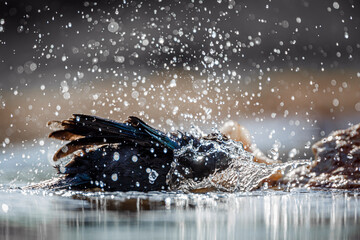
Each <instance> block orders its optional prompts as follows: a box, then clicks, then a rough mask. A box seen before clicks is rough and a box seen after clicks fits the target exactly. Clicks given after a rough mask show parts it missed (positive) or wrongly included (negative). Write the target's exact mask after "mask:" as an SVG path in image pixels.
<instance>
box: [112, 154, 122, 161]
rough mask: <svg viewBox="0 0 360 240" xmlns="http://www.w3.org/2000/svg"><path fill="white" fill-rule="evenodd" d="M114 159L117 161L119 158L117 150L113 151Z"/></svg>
mask: <svg viewBox="0 0 360 240" xmlns="http://www.w3.org/2000/svg"><path fill="white" fill-rule="evenodd" d="M113 159H114V161H119V159H120V154H119V153H118V152H114V157H113Z"/></svg>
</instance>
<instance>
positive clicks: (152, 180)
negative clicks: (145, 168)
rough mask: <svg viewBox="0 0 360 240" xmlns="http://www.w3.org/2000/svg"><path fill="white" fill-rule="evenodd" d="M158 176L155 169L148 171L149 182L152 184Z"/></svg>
mask: <svg viewBox="0 0 360 240" xmlns="http://www.w3.org/2000/svg"><path fill="white" fill-rule="evenodd" d="M158 176H159V174H158V173H157V172H156V171H155V170H151V172H150V173H149V182H150V184H153V183H154V182H155V181H156V179H157V177H158Z"/></svg>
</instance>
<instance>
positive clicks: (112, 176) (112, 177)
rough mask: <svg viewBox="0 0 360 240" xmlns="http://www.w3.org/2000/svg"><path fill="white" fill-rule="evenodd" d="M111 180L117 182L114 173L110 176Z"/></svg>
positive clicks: (116, 176)
mask: <svg viewBox="0 0 360 240" xmlns="http://www.w3.org/2000/svg"><path fill="white" fill-rule="evenodd" d="M111 180H113V181H114V182H116V181H117V180H118V175H117V174H116V173H113V174H112V175H111Z"/></svg>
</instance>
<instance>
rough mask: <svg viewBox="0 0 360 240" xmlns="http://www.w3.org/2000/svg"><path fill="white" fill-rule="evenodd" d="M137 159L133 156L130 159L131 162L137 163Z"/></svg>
mask: <svg viewBox="0 0 360 240" xmlns="http://www.w3.org/2000/svg"><path fill="white" fill-rule="evenodd" d="M138 160H139V159H138V157H137V156H136V155H133V156H132V157H131V161H133V162H137V161H138Z"/></svg>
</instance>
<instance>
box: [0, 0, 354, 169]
mask: <svg viewBox="0 0 360 240" xmlns="http://www.w3.org/2000/svg"><path fill="white" fill-rule="evenodd" d="M359 27H360V3H359V2H358V1H355V0H354V1H353V0H344V1H330V0H317V1H305V0H272V1H268V0H267V1H262V0H260V1H250V0H243V1H234V0H226V1H225V0H217V1H202V0H196V1H193V0H192V1H190V0H189V1H182V0H181V1H180V0H176V1H166V0H159V1H126V0H124V1H115V0H111V1H98V2H95V1H69V0H62V1H60V0H57V1H56V0H51V1H30V0H20V1H15V0H11V1H1V3H0V73H1V76H0V116H1V121H0V138H1V139H0V142H1V143H2V145H1V148H2V149H1V152H0V153H1V154H2V155H3V157H2V158H0V164H1V162H3V163H4V162H9V161H10V160H11V162H12V164H13V165H14V167H18V168H17V169H21V168H20V167H21V166H18V164H19V158H20V159H23V160H22V161H26V159H30V156H29V155H31V154H32V153H30V152H33V153H34V152H35V153H36V154H39V159H40V158H45V157H44V156H46V155H49V157H48V158H49V159H51V154H52V153H53V151H54V149H52V148H51V147H48V146H49V144H50V143H49V142H51V140H48V139H47V134H48V133H49V131H50V130H49V129H48V128H47V127H46V123H47V121H49V120H55V119H56V120H61V119H65V118H68V117H70V116H71V114H72V113H84V114H92V115H98V116H101V117H104V118H111V119H114V120H119V121H123V120H125V119H126V118H127V116H129V115H135V116H139V117H141V118H143V119H144V120H145V121H147V122H149V123H150V124H151V125H153V126H154V127H156V128H159V129H161V130H164V131H173V130H176V129H182V130H185V131H186V130H189V129H190V127H191V126H192V125H196V126H199V127H200V128H201V129H202V130H203V131H204V132H206V133H209V132H211V131H213V128H220V127H221V126H222V124H223V123H224V122H226V121H228V120H235V121H237V122H239V123H240V124H242V125H244V126H245V127H246V128H248V129H249V131H250V132H251V134H252V136H253V141H254V142H255V143H256V144H257V145H258V146H259V147H260V148H261V149H262V150H263V151H264V152H265V153H267V154H268V155H269V156H271V157H273V158H278V159H281V160H283V161H286V160H288V159H292V158H294V159H300V158H310V157H312V154H311V145H312V143H314V142H315V141H317V140H319V139H321V137H323V136H325V135H327V134H328V133H329V132H331V131H332V130H335V129H339V128H346V127H348V126H350V125H352V124H356V123H359V122H360V117H359V116H360V114H359V113H360V58H359V57H360V29H359ZM34 149H35V150H34ZM41 154H42V155H41ZM17 156H18V157H17ZM8 164H9V163H8ZM32 164H34V163H32ZM20 165H21V164H20ZM2 168H3V167H2ZM35 170H36V169H35ZM35 170H34V171H35ZM0 171H4V168H3V169H1V170H0ZM31 171H33V170H31ZM0 173H1V172H0Z"/></svg>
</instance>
